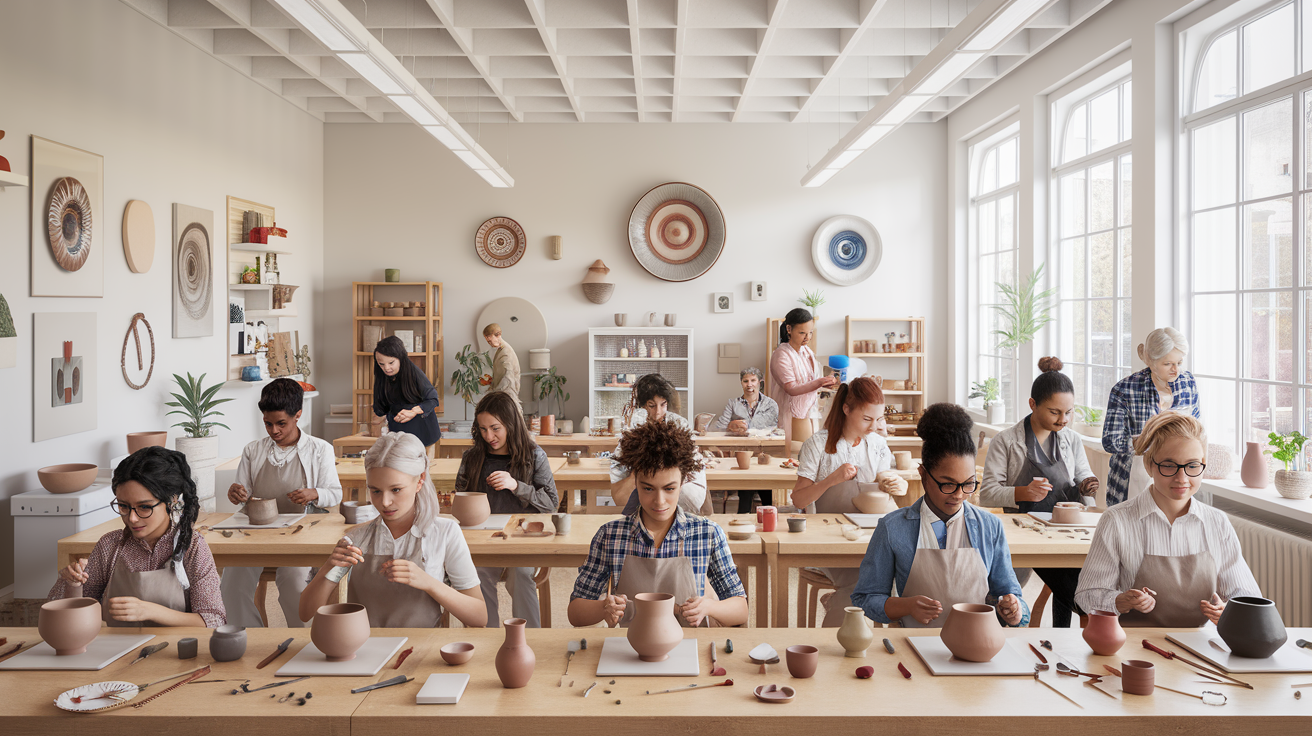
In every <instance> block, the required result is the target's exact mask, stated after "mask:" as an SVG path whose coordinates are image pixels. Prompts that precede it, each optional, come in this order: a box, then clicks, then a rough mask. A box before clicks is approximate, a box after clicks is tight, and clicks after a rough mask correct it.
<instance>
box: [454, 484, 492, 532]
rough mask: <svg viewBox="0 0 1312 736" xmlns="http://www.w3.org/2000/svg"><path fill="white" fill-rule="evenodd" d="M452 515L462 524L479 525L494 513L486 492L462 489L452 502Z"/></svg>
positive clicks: (468, 525)
mask: <svg viewBox="0 0 1312 736" xmlns="http://www.w3.org/2000/svg"><path fill="white" fill-rule="evenodd" d="M451 515H452V516H454V517H456V521H459V522H460V526H464V527H470V526H478V525H479V524H482V523H483V522H485V521H487V518H488V517H489V516H491V515H492V507H491V506H490V505H489V504H488V501H487V494H486V493H477V492H473V491H462V492H460V493H457V494H456V496H455V500H454V501H452V503H451Z"/></svg>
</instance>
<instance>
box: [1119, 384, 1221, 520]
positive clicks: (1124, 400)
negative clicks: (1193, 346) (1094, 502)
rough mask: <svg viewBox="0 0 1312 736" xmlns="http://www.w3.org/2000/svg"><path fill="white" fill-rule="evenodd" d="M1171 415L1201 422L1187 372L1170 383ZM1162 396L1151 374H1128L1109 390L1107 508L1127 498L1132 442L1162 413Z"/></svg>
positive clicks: (1193, 387)
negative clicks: (1109, 457) (1183, 415)
mask: <svg viewBox="0 0 1312 736" xmlns="http://www.w3.org/2000/svg"><path fill="white" fill-rule="evenodd" d="M1170 388H1171V396H1172V403H1171V411H1176V412H1180V413H1181V414H1192V415H1193V416H1194V418H1201V416H1202V415H1201V408H1200V406H1199V404H1198V385H1197V384H1195V383H1194V376H1193V374H1192V373H1190V372H1188V371H1181V372H1180V375H1179V376H1177V377H1176V379H1175V380H1174V381H1172V382H1171V383H1170ZM1160 402H1161V395H1160V394H1158V393H1157V387H1156V386H1154V385H1153V376H1152V370H1151V369H1149V368H1144V369H1143V370H1141V371H1139V372H1138V373H1131V374H1130V375H1128V376H1126V377H1125V378H1122V379H1121V380H1120V381H1118V382H1117V383H1116V385H1115V386H1112V393H1111V396H1110V397H1108V399H1107V416H1106V417H1105V418H1104V419H1103V425H1102V449H1104V450H1106V451H1107V452H1109V453H1111V456H1112V457H1111V472H1110V473H1108V476H1107V505H1108V506H1115V505H1116V504H1118V503H1120V502H1122V501H1124V500H1125V499H1126V498H1128V497H1129V493H1130V466H1131V465H1132V464H1133V463H1134V461H1135V460H1134V458H1135V455H1134V438H1135V437H1136V436H1138V435H1139V433H1140V432H1142V431H1143V427H1144V425H1145V424H1147V423H1148V420H1149V419H1152V418H1153V416H1154V415H1155V414H1157V413H1158V412H1160V411H1161V404H1160Z"/></svg>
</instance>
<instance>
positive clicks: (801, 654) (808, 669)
mask: <svg viewBox="0 0 1312 736" xmlns="http://www.w3.org/2000/svg"><path fill="white" fill-rule="evenodd" d="M784 660H785V661H786V662H787V663H788V674H790V675H792V676H793V677H796V678H799V679H805V678H807V677H811V676H812V675H814V674H815V668H816V667H817V666H819V664H820V650H819V649H817V648H816V647H813V646H810V645H809V644H798V645H796V646H791V647H788V649H787V650H786V651H785V652H784Z"/></svg>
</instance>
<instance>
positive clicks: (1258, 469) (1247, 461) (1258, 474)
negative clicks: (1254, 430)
mask: <svg viewBox="0 0 1312 736" xmlns="http://www.w3.org/2000/svg"><path fill="white" fill-rule="evenodd" d="M1247 445H1248V449H1247V450H1245V451H1244V464H1243V465H1242V466H1240V468H1239V475H1240V477H1241V478H1242V479H1243V481H1244V485H1246V486H1248V487H1249V488H1266V483H1267V472H1266V455H1263V454H1262V443H1260V442H1249V443H1247Z"/></svg>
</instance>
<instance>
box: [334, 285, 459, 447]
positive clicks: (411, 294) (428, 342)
mask: <svg viewBox="0 0 1312 736" xmlns="http://www.w3.org/2000/svg"><path fill="white" fill-rule="evenodd" d="M375 302H377V303H378V304H379V305H380V306H378V307H375V306H374V303H375ZM398 302H401V303H405V304H412V303H417V304H419V305H420V306H415V307H392V308H393V309H405V310H411V311H414V312H416V313H415V314H409V315H387V314H381V312H386V311H387V307H384V306H381V305H383V304H387V303H392V304H395V303H398ZM351 316H352V319H351V321H352V323H353V324H352V332H353V340H354V342H355V346H354V348H353V352H354V355H353V356H352V358H351V424H352V429H353V430H355V432H359V433H361V434H367V433H368V432H367V430H368V425H369V423H370V421H371V420H372V419H373V416H374V410H373V405H374V353H373V348H374V344H376V341H374V342H373V343H372V344H365V342H366V336H365V333H366V332H370V333H374V332H375V331H376V334H377V335H378V336H379V339H381V338H383V337H390V336H392V335H395V334H396V331H397V330H409V331H411V332H413V333H414V334H413V337H414V338H415V339H416V340H417V339H419V338H421V337H422V338H423V341H424V344H423V349H422V350H411V351H408V352H409V355H410V360H411V362H413V363H414V364H415V365H416V366H418V367H419V370H421V371H423V372H424V375H425V376H428V380H429V381H432V382H433V386H434V387H435V388H436V389H437V393H438V396H439V397H441V396H442V380H443V364H444V363H443V359H444V350H445V346H444V345H443V343H442V282H440V281H356V282H355V283H353V284H351ZM367 328H369V329H367ZM368 339H369V340H371V341H372V340H373V337H369V338H368ZM445 408H446V402H445V400H440V403H438V405H437V415H438V416H442V412H443V410H444V409H445ZM361 425H365V427H364V429H365V430H366V431H364V432H360V430H361Z"/></svg>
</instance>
